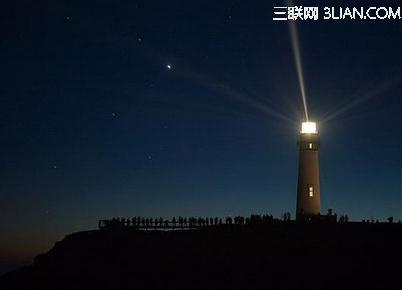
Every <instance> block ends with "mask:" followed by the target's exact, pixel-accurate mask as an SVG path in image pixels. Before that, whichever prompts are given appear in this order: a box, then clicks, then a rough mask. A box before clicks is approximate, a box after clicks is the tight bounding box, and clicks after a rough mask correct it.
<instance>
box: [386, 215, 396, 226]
mask: <svg viewBox="0 0 402 290" xmlns="http://www.w3.org/2000/svg"><path fill="white" fill-rule="evenodd" d="M387 220H388V223H390V224H392V223H393V222H394V217H393V216H390V217H389V218H387Z"/></svg>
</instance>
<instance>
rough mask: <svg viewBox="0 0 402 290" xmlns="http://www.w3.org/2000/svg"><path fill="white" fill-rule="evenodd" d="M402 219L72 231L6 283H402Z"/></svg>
mask: <svg viewBox="0 0 402 290" xmlns="http://www.w3.org/2000/svg"><path fill="white" fill-rule="evenodd" d="M401 245H402V225H400V224H360V223H347V224H328V225H296V224H273V225H269V226H259V227H252V226H235V225H232V226H228V225H223V226H217V227H209V228H206V229H199V230H191V231H190V230H189V231H148V232H145V231H138V230H134V229H119V230H96V231H88V232H80V233H74V234H71V235H68V236H67V237H66V238H65V239H64V240H63V241H61V242H58V243H56V244H55V246H54V248H53V249H52V250H50V251H49V252H48V253H46V254H43V255H39V256H38V257H37V258H36V259H35V262H34V264H33V265H32V266H29V267H25V268H23V269H20V270H18V271H14V272H11V273H8V274H6V275H5V276H3V277H2V278H0V288H1V289H42V290H45V289H178V288H180V289H184V288H186V289H210V288H219V289H231V288H232V289H235V288H239V287H243V288H254V289H376V290H378V289H402V281H401V279H400V278H401V277H400V273H401V268H400V267H401V262H400V261H401V259H400V258H401V257H402V255H401V253H402V248H401Z"/></svg>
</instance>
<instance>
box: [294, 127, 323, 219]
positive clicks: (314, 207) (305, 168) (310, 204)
mask: <svg viewBox="0 0 402 290" xmlns="http://www.w3.org/2000/svg"><path fill="white" fill-rule="evenodd" d="M297 144H298V147H299V177H298V183H297V207H296V219H297V220H308V219H309V218H311V217H312V216H313V215H316V214H320V208H321V205H320V174H319V166H318V147H319V145H320V144H319V138H318V132H317V125H316V123H314V122H303V123H302V129H301V132H300V137H299V141H298V143H297Z"/></svg>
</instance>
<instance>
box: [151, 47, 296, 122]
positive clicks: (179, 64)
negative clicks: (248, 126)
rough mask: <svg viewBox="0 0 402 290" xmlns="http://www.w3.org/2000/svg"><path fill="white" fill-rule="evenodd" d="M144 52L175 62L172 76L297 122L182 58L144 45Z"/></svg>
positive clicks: (288, 120)
mask: <svg viewBox="0 0 402 290" xmlns="http://www.w3.org/2000/svg"><path fill="white" fill-rule="evenodd" d="M146 54H147V55H148V56H149V57H150V58H151V59H152V61H153V62H155V61H157V62H159V63H166V60H167V59H169V60H170V61H172V63H175V66H174V67H175V70H174V74H172V76H177V77H181V78H184V79H188V80H190V81H192V82H194V83H196V84H198V85H201V86H203V87H205V88H208V89H211V90H214V91H216V92H218V93H220V94H221V95H226V96H228V97H230V98H232V99H236V100H237V101H240V102H242V103H245V104H247V105H248V106H249V107H251V108H253V109H255V110H257V111H259V112H261V113H263V114H264V115H265V116H271V117H275V118H277V119H280V120H282V121H286V122H288V123H290V124H292V125H295V124H297V123H298V122H297V121H296V120H293V119H292V118H290V117H288V116H286V115H285V114H283V113H280V112H279V111H278V110H277V109H276V108H272V107H270V106H267V105H266V104H264V103H263V102H261V101H259V100H257V99H256V98H255V97H254V96H252V95H251V94H250V93H246V92H244V91H243V90H238V89H235V88H233V87H231V86H229V85H227V84H225V83H224V82H222V81H220V80H215V79H213V78H211V77H210V76H207V75H206V74H203V73H200V72H199V71H197V70H195V69H194V68H192V67H191V66H190V65H188V64H186V63H185V62H183V61H182V60H179V59H176V58H174V57H166V56H165V55H163V54H162V53H161V52H160V51H158V50H156V49H154V48H153V47H150V46H147V47H146Z"/></svg>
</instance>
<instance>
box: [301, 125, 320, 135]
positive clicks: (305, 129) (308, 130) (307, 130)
mask: <svg viewBox="0 0 402 290" xmlns="http://www.w3.org/2000/svg"><path fill="white" fill-rule="evenodd" d="M300 133H302V134H317V124H316V123H315V122H303V123H302V129H301V132H300Z"/></svg>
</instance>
